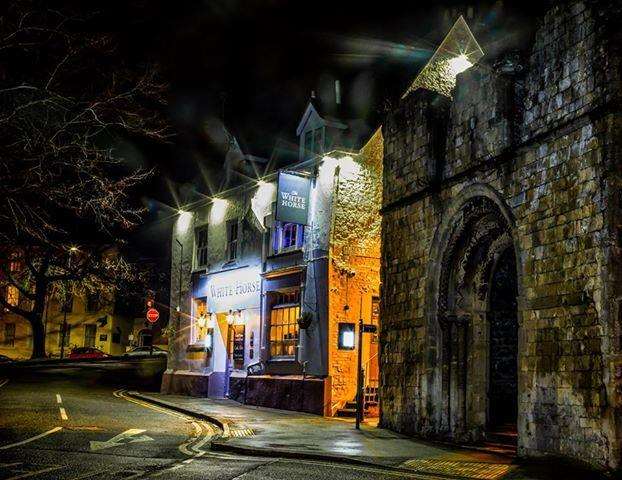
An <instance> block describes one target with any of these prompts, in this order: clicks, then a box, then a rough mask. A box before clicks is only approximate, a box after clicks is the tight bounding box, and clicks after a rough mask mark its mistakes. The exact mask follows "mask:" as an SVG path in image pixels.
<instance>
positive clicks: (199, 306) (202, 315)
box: [191, 298, 210, 344]
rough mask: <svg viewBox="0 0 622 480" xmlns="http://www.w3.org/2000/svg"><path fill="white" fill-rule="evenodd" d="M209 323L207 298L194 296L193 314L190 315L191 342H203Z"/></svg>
mask: <svg viewBox="0 0 622 480" xmlns="http://www.w3.org/2000/svg"><path fill="white" fill-rule="evenodd" d="M209 323H210V322H209V314H208V312H207V298H195V300H194V315H193V317H192V331H191V336H192V338H191V340H192V342H191V343H193V344H197V343H200V342H205V340H206V338H207V333H208V329H209Z"/></svg>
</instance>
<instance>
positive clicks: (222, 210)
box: [210, 198, 229, 224]
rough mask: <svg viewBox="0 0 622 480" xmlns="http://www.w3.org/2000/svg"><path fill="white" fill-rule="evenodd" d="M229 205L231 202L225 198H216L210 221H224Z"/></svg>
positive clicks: (213, 202)
mask: <svg viewBox="0 0 622 480" xmlns="http://www.w3.org/2000/svg"><path fill="white" fill-rule="evenodd" d="M228 206H229V202H228V201H227V200H225V199H224V198H214V199H213V200H212V209H211V210H210V222H211V223H213V224H216V223H220V222H222V221H223V220H224V219H225V214H226V213H227V207H228Z"/></svg>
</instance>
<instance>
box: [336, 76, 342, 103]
mask: <svg viewBox="0 0 622 480" xmlns="http://www.w3.org/2000/svg"><path fill="white" fill-rule="evenodd" d="M335 103H336V104H337V105H341V83H340V82H339V80H335Z"/></svg>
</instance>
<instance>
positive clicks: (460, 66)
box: [447, 53, 473, 76]
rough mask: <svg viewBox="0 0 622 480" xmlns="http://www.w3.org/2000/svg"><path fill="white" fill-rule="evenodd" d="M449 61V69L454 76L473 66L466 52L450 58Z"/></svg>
mask: <svg viewBox="0 0 622 480" xmlns="http://www.w3.org/2000/svg"><path fill="white" fill-rule="evenodd" d="M447 63H448V65H449V70H450V71H451V73H452V74H453V75H454V76H455V75H458V74H459V73H462V72H464V71H465V70H467V69H469V68H471V67H472V66H473V64H472V63H471V61H470V60H469V57H467V56H466V55H465V54H464V53H461V54H460V55H458V56H457V57H454V58H450V59H449V60H448V61H447Z"/></svg>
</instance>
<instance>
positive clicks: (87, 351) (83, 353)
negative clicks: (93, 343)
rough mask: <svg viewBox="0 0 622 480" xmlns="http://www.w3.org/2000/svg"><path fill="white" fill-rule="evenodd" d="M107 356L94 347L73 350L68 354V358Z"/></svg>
mask: <svg viewBox="0 0 622 480" xmlns="http://www.w3.org/2000/svg"><path fill="white" fill-rule="evenodd" d="M109 356H110V355H108V354H107V353H104V352H102V351H101V350H99V349H97V348H95V347H79V348H74V349H73V350H72V351H71V353H70V354H69V358H105V357H109Z"/></svg>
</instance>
